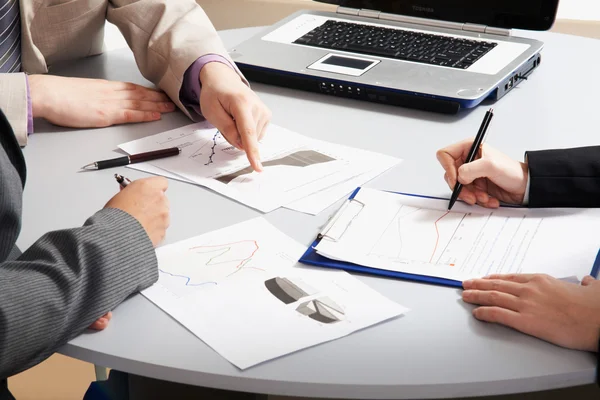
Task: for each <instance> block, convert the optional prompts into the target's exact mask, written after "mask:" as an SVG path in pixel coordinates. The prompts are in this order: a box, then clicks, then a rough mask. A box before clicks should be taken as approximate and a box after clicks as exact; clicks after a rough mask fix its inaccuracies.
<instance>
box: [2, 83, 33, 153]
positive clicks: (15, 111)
mask: <svg viewBox="0 0 600 400" xmlns="http://www.w3.org/2000/svg"><path fill="white" fill-rule="evenodd" d="M26 79H27V78H26V77H25V74H23V73H12V74H0V109H2V111H4V115H6V118H7V119H8V122H10V125H11V126H12V128H13V131H14V132H15V135H16V136H17V140H18V142H19V144H20V145H21V146H25V145H26V144H27V82H26ZM1 134H2V132H0V135H1Z"/></svg>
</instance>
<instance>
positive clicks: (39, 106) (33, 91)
mask: <svg viewBox="0 0 600 400" xmlns="http://www.w3.org/2000/svg"><path fill="white" fill-rule="evenodd" d="M28 79H29V95H30V96H31V113H32V116H33V117H34V118H45V117H46V115H47V114H48V106H47V102H46V101H45V91H46V90H45V86H44V76H43V75H29V77H28Z"/></svg>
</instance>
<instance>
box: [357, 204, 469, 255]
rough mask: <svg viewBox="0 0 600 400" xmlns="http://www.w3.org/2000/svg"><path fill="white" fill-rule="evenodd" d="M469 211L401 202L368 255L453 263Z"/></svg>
mask: <svg viewBox="0 0 600 400" xmlns="http://www.w3.org/2000/svg"><path fill="white" fill-rule="evenodd" d="M468 215H469V214H463V213H450V212H448V211H438V210H430V209H423V208H416V207H411V206H406V205H400V206H399V207H398V210H397V212H396V214H395V215H394V217H393V218H392V219H391V220H390V221H389V223H388V225H387V227H386V229H385V230H384V231H383V233H382V234H381V236H380V237H379V239H378V240H377V241H376V242H375V244H374V245H373V247H372V248H371V250H370V251H369V253H368V254H367V255H368V256H372V257H378V258H384V259H386V260H388V261H393V262H399V263H406V262H415V261H416V262H421V263H428V264H446V265H453V264H454V263H455V260H454V259H453V257H452V256H451V254H453V253H454V252H453V251H452V245H453V243H456V242H460V241H461V239H462V238H461V236H460V229H459V228H460V227H461V225H462V224H464V220H465V218H467V216H468Z"/></svg>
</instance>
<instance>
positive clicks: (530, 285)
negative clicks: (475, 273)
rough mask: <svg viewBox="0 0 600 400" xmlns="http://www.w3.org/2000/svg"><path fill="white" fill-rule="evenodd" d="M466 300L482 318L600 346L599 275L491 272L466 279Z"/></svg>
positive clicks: (581, 345) (557, 340) (583, 346)
mask: <svg viewBox="0 0 600 400" xmlns="http://www.w3.org/2000/svg"><path fill="white" fill-rule="evenodd" d="M463 287H464V289H465V290H464V291H463V294H462V297H463V300H464V301H465V302H467V303H471V304H476V305H478V306H479V307H477V308H475V309H474V310H473V315H474V316H475V318H477V319H479V320H481V321H487V322H492V323H498V324H502V325H506V326H509V327H511V328H514V329H516V330H518V331H521V332H523V333H526V334H529V335H532V336H535V337H538V338H540V339H543V340H546V341H548V342H551V343H554V344H557V345H559V346H563V347H567V348H571V349H577V350H588V351H597V350H598V337H599V335H600V281H597V280H595V279H594V278H592V277H591V276H586V277H585V278H584V279H583V281H582V283H581V285H576V284H573V283H569V282H564V281H561V280H559V279H555V278H552V277H550V276H548V275H542V274H513V275H491V276H489V277H486V278H484V279H476V280H472V281H466V282H463Z"/></svg>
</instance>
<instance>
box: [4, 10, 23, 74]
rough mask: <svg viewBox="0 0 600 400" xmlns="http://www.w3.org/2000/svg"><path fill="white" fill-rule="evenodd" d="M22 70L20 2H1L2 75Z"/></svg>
mask: <svg viewBox="0 0 600 400" xmlns="http://www.w3.org/2000/svg"><path fill="white" fill-rule="evenodd" d="M20 70H21V19H20V14H19V0H0V73H3V72H18V71H20Z"/></svg>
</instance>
